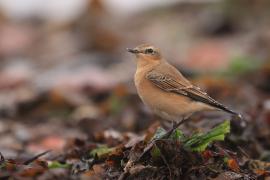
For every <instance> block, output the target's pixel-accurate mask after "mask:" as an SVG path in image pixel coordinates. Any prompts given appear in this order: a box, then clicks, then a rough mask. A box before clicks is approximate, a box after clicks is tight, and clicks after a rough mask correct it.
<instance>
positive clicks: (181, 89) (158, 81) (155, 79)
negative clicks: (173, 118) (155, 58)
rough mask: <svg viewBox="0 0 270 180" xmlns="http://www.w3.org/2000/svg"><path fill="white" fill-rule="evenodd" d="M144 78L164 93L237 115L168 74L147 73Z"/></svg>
mask: <svg viewBox="0 0 270 180" xmlns="http://www.w3.org/2000/svg"><path fill="white" fill-rule="evenodd" d="M146 78H147V79H149V80H150V81H151V82H152V83H153V84H154V85H156V86H157V87H159V88H160V89H162V90H164V91H167V92H173V93H177V94H181V95H183V96H187V97H189V98H191V99H193V100H194V101H199V102H203V103H205V104H208V105H210V106H213V107H215V108H218V109H221V110H224V111H226V112H229V113H231V114H236V115H238V113H236V112H234V111H232V110H230V109H228V108H227V107H226V106H224V105H222V104H221V103H219V102H217V101H216V100H214V99H213V98H211V97H210V96H208V95H207V93H205V92H203V91H201V90H200V88H198V87H196V86H193V85H192V84H191V83H187V81H186V80H185V82H184V83H182V82H181V81H180V80H179V79H176V78H175V77H173V76H171V75H169V74H164V73H161V72H157V71H155V70H152V71H150V72H148V73H147V74H146Z"/></svg>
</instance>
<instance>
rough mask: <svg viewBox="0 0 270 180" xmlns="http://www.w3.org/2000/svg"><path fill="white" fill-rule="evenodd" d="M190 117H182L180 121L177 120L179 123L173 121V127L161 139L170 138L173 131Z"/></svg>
mask: <svg viewBox="0 0 270 180" xmlns="http://www.w3.org/2000/svg"><path fill="white" fill-rule="evenodd" d="M188 119H189V117H184V118H183V119H181V121H179V122H177V123H175V122H174V121H173V122H172V126H173V127H172V128H171V129H170V130H169V131H168V132H166V134H164V135H163V136H162V137H161V139H167V138H169V137H170V136H171V135H172V133H173V132H174V131H175V130H176V129H177V128H178V127H179V126H180V125H182V124H183V123H185V122H186V121H187V120H188Z"/></svg>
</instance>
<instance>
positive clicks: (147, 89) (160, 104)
mask: <svg viewBox="0 0 270 180" xmlns="http://www.w3.org/2000/svg"><path fill="white" fill-rule="evenodd" d="M127 50H128V52H130V53H133V54H135V55H136V61H137V70H136V73H135V77H134V80H135V86H136V88H137V91H138V94H139V96H140V98H141V99H142V101H143V102H144V103H145V104H146V105H147V106H148V107H150V109H151V110H152V111H153V112H154V113H155V114H157V115H158V116H160V117H161V118H163V119H166V120H170V121H173V122H179V121H180V123H179V124H178V125H177V126H179V125H180V124H181V123H182V121H183V120H184V119H186V117H189V116H190V115H191V114H193V113H195V112H198V111H204V110H223V111H226V112H228V113H230V114H233V115H237V116H239V117H241V115H240V114H239V113H237V112H234V111H232V110H230V109H228V108H227V107H226V106H224V105H223V104H221V103H219V102H217V101H216V100H214V99H213V98H211V97H210V96H208V95H207V93H205V92H203V91H202V90H201V89H200V88H198V87H196V86H194V85H192V84H191V83H190V82H189V81H188V80H187V79H186V78H185V77H184V76H183V75H182V74H181V73H180V72H179V71H178V70H177V69H176V68H175V67H174V66H172V65H170V64H169V63H168V62H167V61H166V60H165V59H164V58H163V57H162V55H161V53H160V50H159V49H158V48H155V47H153V46H151V45H147V44H143V45H140V46H138V47H136V48H134V49H129V48H128V49H127Z"/></svg>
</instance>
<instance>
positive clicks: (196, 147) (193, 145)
mask: <svg viewBox="0 0 270 180" xmlns="http://www.w3.org/2000/svg"><path fill="white" fill-rule="evenodd" d="M229 132H230V121H225V122H223V123H222V124H220V125H218V126H216V127H215V128H213V129H212V130H211V131H209V132H207V133H204V134H201V133H198V134H195V135H193V136H191V137H190V138H188V139H187V140H186V141H185V142H184V147H185V148H186V149H188V150H191V151H197V152H201V151H204V150H205V149H206V147H207V146H208V145H209V144H210V143H212V142H213V141H223V140H224V138H225V135H226V134H227V133H229Z"/></svg>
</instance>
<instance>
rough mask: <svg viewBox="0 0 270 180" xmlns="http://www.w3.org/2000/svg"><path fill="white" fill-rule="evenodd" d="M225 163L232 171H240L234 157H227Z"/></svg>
mask: <svg viewBox="0 0 270 180" xmlns="http://www.w3.org/2000/svg"><path fill="white" fill-rule="evenodd" d="M227 165H228V167H229V168H230V169H231V170H233V171H234V172H240V167H239V165H238V163H237V162H236V160H235V159H228V161H227Z"/></svg>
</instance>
